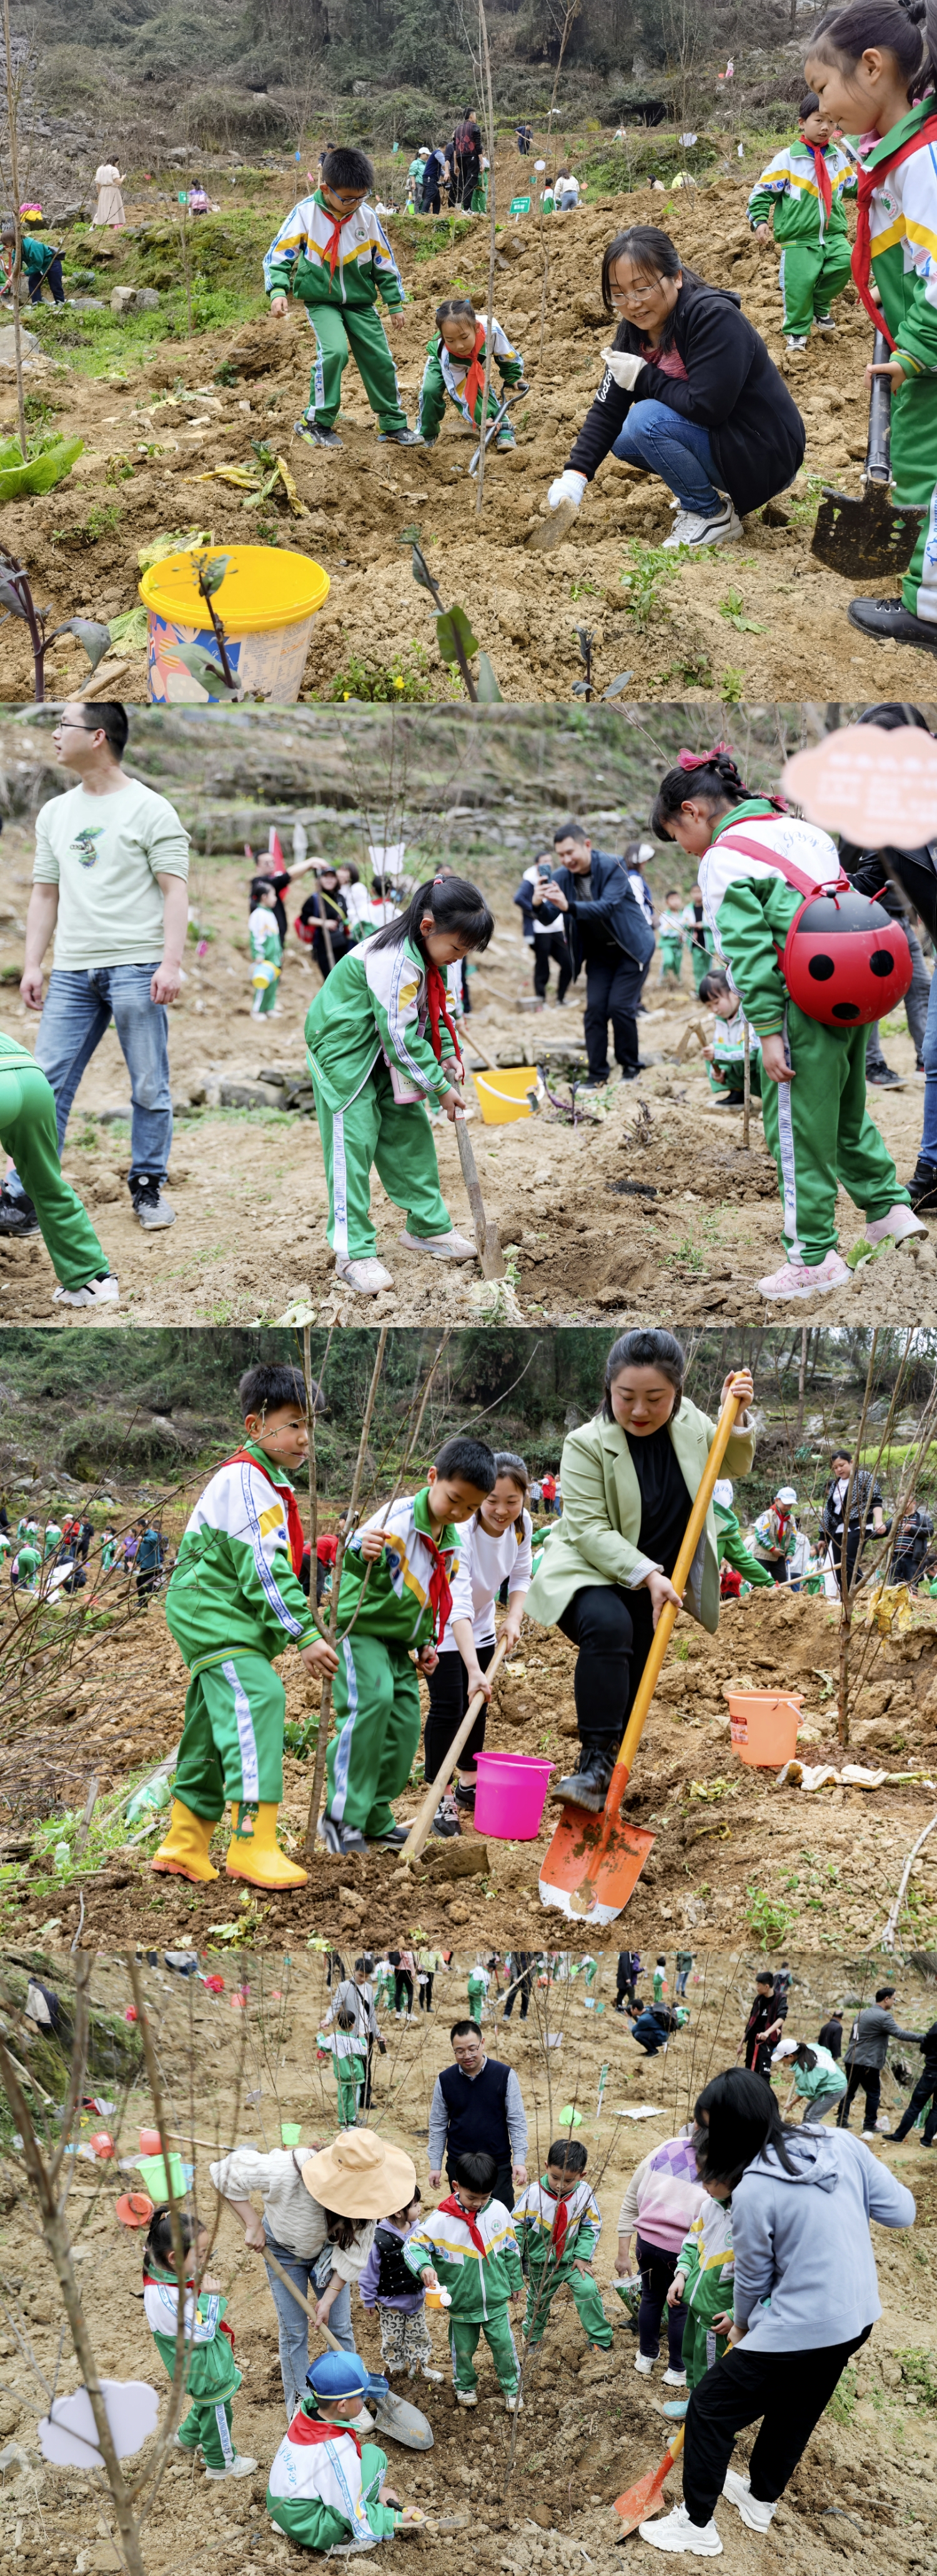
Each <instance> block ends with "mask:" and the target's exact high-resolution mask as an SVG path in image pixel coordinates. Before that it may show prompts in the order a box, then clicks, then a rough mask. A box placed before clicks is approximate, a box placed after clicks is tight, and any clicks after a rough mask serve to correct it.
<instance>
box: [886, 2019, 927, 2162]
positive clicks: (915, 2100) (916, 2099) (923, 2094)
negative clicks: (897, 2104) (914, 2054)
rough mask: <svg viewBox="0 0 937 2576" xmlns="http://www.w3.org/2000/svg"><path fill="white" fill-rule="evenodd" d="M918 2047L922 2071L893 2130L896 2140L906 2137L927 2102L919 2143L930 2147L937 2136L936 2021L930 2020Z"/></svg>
mask: <svg viewBox="0 0 937 2576" xmlns="http://www.w3.org/2000/svg"><path fill="white" fill-rule="evenodd" d="M918 2047H919V2049H920V2051H921V2055H922V2057H923V2060H924V2072H923V2075H919V2076H918V2079H917V2083H916V2085H915V2087H914V2091H913V2093H912V2095H911V2099H910V2102H909V2103H908V2106H907V2109H906V2110H905V2111H903V2112H902V2114H901V2118H900V2120H899V2122H898V2126H897V2129H896V2130H895V2139H896V2141H897V2140H898V2139H899V2138H906V2137H907V2134H908V2131H909V2129H913V2127H914V2123H915V2120H916V2119H917V2118H918V2116H919V2114H920V2112H921V2111H923V2109H924V2106H925V2104H926V2103H927V2102H929V2103H930V2110H929V2111H928V2114H927V2118H926V2120H925V2122H924V2130H923V2135H922V2138H921V2145H922V2146H923V2147H932V2146H933V2143H934V2139H935V2138H937V2021H932V2022H931V2026H930V2029H929V2030H926V2031H925V2033H924V2037H923V2039H919V2040H918Z"/></svg>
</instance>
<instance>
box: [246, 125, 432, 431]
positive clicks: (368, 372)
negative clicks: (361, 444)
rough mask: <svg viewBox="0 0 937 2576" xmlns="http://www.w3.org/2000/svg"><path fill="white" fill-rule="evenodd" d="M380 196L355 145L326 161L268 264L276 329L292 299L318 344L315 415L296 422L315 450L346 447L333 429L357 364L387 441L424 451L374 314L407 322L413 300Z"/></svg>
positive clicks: (273, 246)
mask: <svg viewBox="0 0 937 2576" xmlns="http://www.w3.org/2000/svg"><path fill="white" fill-rule="evenodd" d="M373 186H374V172H373V169H372V167H371V163H370V161H369V160H368V158H367V154H366V153H364V152H358V151H356V150H355V149H353V147H352V146H350V145H347V144H341V145H339V146H338V147H337V148H336V149H335V150H334V151H332V152H327V153H326V154H325V157H324V159H323V163H322V182H321V186H320V187H318V188H315V189H314V190H313V193H312V195H311V196H310V197H303V198H301V199H300V202H299V204H298V205H297V206H294V207H293V208H292V211H291V213H290V214H288V215H287V216H286V218H285V220H284V222H283V223H282V224H281V225H280V229H279V232H278V233H277V234H276V236H275V238H274V240H273V241H272V242H271V244H270V248H269V250H268V252H267V254H266V258H265V260H264V286H265V289H266V292H267V294H268V295H269V297H270V311H271V314H272V315H273V318H274V320H275V321H282V320H283V319H284V318H285V315H286V312H287V309H288V298H289V296H290V295H291V294H292V295H295V296H296V297H297V298H298V300H299V302H300V303H301V304H304V305H305V307H306V311H307V314H308V317H309V321H310V324H311V327H312V330H313V332H314V334H315V343H316V354H315V359H314V362H313V369H312V379H311V383H310V387H309V407H308V410H307V411H306V412H304V414H303V417H302V419H301V420H298V421H297V422H296V434H297V437H298V438H301V439H303V440H304V442H305V444H306V446H307V447H341V445H342V441H341V439H340V438H339V436H338V432H337V430H336V429H335V427H334V425H333V424H334V422H335V419H336V417H337V414H338V410H339V406H340V404H341V398H342V373H343V370H344V368H345V367H346V366H347V364H348V359H349V357H350V356H351V357H353V358H354V361H355V364H356V366H357V369H358V373H359V375H360V377H361V381H362V384H363V386H364V390H365V393H366V394H367V397H368V401H369V403H370V405H371V409H372V411H373V412H376V414H377V419H378V426H379V430H380V436H381V438H382V440H387V439H392V440H393V443H394V445H395V446H396V447H418V446H419V443H420V441H419V435H418V432H417V431H416V430H415V429H408V428H407V415H406V412H405V411H404V410H403V409H402V408H401V402H400V394H399V390H398V386H397V370H396V367H395V365H394V361H393V358H392V356H391V351H390V347H389V345H388V340H387V334H386V332H385V329H384V325H383V323H382V321H381V319H380V315H379V314H378V312H377V311H376V309H375V308H376V305H377V299H378V296H380V297H381V300H382V302H383V304H384V305H385V307H386V309H387V311H388V313H391V314H397V313H400V312H401V311H402V309H403V306H404V304H405V303H406V296H405V295H404V291H403V281H402V278H401V275H400V270H399V268H398V266H397V262H396V260H395V258H394V254H393V251H392V249H391V246H390V243H389V241H388V238H387V234H386V233H385V231H384V227H383V224H382V223H380V221H379V219H378V217H377V215H376V214H375V211H374V207H373V206H371V205H369V204H368V202H367V200H368V197H369V194H370V191H371V189H372V188H373Z"/></svg>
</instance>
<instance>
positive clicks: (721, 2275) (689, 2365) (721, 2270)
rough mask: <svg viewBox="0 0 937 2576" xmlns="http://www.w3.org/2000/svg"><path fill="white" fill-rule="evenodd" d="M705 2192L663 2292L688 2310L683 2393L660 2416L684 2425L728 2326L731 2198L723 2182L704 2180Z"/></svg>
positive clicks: (673, 2303) (669, 2300)
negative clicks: (684, 2390)
mask: <svg viewBox="0 0 937 2576" xmlns="http://www.w3.org/2000/svg"><path fill="white" fill-rule="evenodd" d="M704 2190H705V2191H706V2192H707V2194H708V2199H707V2203H706V2207H705V2209H702V2210H700V2212H699V2214H698V2216H697V2217H696V2218H694V2219H693V2221H692V2223H691V2226H690V2230H689V2234H688V2235H687V2236H685V2237H684V2240H683V2243H682V2245H681V2247H680V2252H679V2255H678V2258H677V2269H676V2271H675V2273H674V2277H673V2282H672V2284H671V2287H670V2289H669V2290H668V2292H667V2304H668V2307H672V2308H675V2307H678V2306H679V2303H680V2300H681V2299H682V2300H683V2304H684V2307H685V2308H686V2311H687V2320H686V2324H685V2326H684V2329H683V2367H684V2370H685V2371H686V2387H687V2393H686V2396H685V2397H682V2398H681V2397H678V2398H675V2399H674V2401H673V2404H672V2405H669V2406H665V2407H664V2414H665V2415H670V2416H673V2417H675V2419H676V2421H677V2422H678V2423H682V2421H683V2418H684V2416H685V2414H686V2411H687V2407H688V2406H689V2403H690V2398H691V2396H692V2393H693V2390H694V2388H696V2387H698V2385H699V2382H700V2380H701V2379H704V2378H705V2376H706V2372H707V2370H711V2369H712V2366H713V2363H714V2362H716V2361H721V2359H722V2355H723V2353H724V2352H725V2351H726V2350H727V2349H728V2337H729V2328H730V2326H731V2324H732V2301H733V2295H734V2292H733V2276H734V2272H735V2258H734V2255H733V2252H732V2219H731V2214H730V2212H731V2205H732V2196H731V2193H730V2191H729V2187H728V2184H727V2183H724V2182H707V2183H706V2184H704Z"/></svg>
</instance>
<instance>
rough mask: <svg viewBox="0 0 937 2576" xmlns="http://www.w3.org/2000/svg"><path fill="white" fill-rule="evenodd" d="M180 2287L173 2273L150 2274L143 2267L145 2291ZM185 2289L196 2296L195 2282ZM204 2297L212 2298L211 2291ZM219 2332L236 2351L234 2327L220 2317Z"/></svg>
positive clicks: (188, 2284)
mask: <svg viewBox="0 0 937 2576" xmlns="http://www.w3.org/2000/svg"><path fill="white" fill-rule="evenodd" d="M178 2286H179V2284H178V2282H177V2281H176V2279H175V2278H174V2275H173V2274H172V2273H171V2272H165V2273H162V2272H148V2271H147V2268H146V2264H145V2263H144V2266H143V2287H144V2289H145V2290H165V2289H166V2288H169V2289H171V2290H176V2289H178ZM185 2288H186V2289H187V2290H191V2291H192V2293H193V2295H195V2283H194V2281H192V2280H189V2281H186V2283H185ZM198 2295H199V2297H201V2296H202V2293H201V2291H200V2292H199V2293H198ZM204 2295H205V2297H206V2298H208V2297H210V2296H211V2293H210V2292H209V2291H207V2290H206V2292H205V2294H204ZM218 2330H219V2333H220V2334H223V2335H227V2338H228V2342H229V2344H230V2346H231V2350H232V2352H233V2351H234V2327H233V2326H226V2324H225V2321H224V2318H223V2317H219V2319H218Z"/></svg>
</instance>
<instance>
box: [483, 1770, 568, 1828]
mask: <svg viewBox="0 0 937 2576" xmlns="http://www.w3.org/2000/svg"><path fill="white" fill-rule="evenodd" d="M477 1767H478V1787H477V1790H476V1792H475V1830H476V1833H479V1834H490V1835H491V1839H492V1842H495V1843H532V1842H534V1841H535V1840H536V1837H537V1835H538V1833H539V1831H540V1826H541V1821H542V1818H543V1810H544V1807H545V1805H546V1798H547V1789H548V1787H549V1783H550V1774H551V1772H552V1771H555V1769H556V1764H555V1763H554V1762H541V1761H539V1760H538V1759H537V1758H536V1757H535V1756H533V1755H531V1754H528V1753H480V1754H479V1756H478V1766H477Z"/></svg>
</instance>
